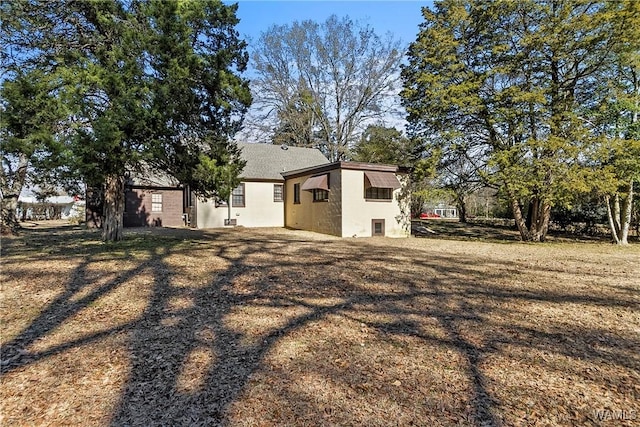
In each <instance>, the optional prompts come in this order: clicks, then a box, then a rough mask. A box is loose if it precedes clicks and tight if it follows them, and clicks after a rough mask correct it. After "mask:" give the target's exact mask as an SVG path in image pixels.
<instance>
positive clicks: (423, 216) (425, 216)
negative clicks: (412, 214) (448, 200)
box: [420, 212, 440, 219]
mask: <svg viewBox="0 0 640 427" xmlns="http://www.w3.org/2000/svg"><path fill="white" fill-rule="evenodd" d="M429 218H440V215H438V214H435V213H432V212H422V213H421V214H420V219H429Z"/></svg>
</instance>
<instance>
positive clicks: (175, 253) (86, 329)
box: [0, 228, 640, 426]
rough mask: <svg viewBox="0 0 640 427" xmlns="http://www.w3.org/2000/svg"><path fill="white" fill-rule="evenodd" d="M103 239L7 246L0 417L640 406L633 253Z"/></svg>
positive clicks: (503, 411) (201, 421)
mask: <svg viewBox="0 0 640 427" xmlns="http://www.w3.org/2000/svg"><path fill="white" fill-rule="evenodd" d="M96 239H97V235H95V234H94V233H92V232H88V231H82V230H79V229H77V228H70V229H69V230H68V231H67V230H65V229H58V230H57V231H56V233H55V234H50V233H48V231H47V229H46V228H44V229H38V228H35V229H34V230H30V231H28V232H25V233H24V234H22V235H19V236H10V237H7V238H6V239H3V257H2V264H3V269H2V280H3V289H2V300H1V301H0V304H1V308H2V310H1V311H0V322H2V327H3V331H2V338H1V339H2V365H1V368H2V370H3V376H2V380H1V381H2V382H1V386H2V387H1V391H0V398H1V399H2V402H3V409H2V419H1V420H0V421H1V422H2V424H3V425H5V424H6V425H80V424H82V425H107V424H123V425H149V424H159V425H162V424H164V425H169V424H173V425H186V424H190V425H218V424H223V423H224V424H227V425H238V426H242V425H388V424H389V423H392V424H397V425H496V424H503V425H589V424H597V423H598V420H597V418H595V417H594V415H593V414H594V413H595V412H594V411H598V410H609V411H612V412H611V413H617V412H614V411H627V412H624V413H625V414H631V413H640V405H639V404H638V402H639V401H640V386H639V385H638V384H640V356H639V355H638V352H637V349H638V348H640V336H639V334H638V331H640V315H639V314H638V313H640V310H639V309H640V282H639V279H638V277H640V266H639V265H638V264H637V263H634V262H631V260H632V259H638V255H640V250H639V249H638V247H637V246H631V247H630V248H624V249H622V250H621V248H614V247H612V246H610V245H600V244H579V245H578V244H564V243H563V244H553V245H523V244H519V243H510V244H506V245H505V244H493V243H486V242H471V241H467V242H459V241H444V240H435V239H414V238H410V239H399V240H393V239H357V240H353V239H336V238H332V237H325V236H322V235H318V234H314V233H308V232H298V231H291V230H283V229H258V230H248V229H238V230H215V231H210V232H200V231H194V230H187V229H173V230H172V229H156V230H148V229H147V230H144V233H139V232H137V231H134V232H132V233H131V234H129V235H128V237H127V239H126V240H125V241H124V242H122V244H121V245H119V246H118V245H116V246H114V245H110V246H109V245H101V244H100V243H99V242H97V241H96ZM616 266H623V268H617V267H616ZM634 411H635V412H634ZM632 423H633V420H620V424H617V425H632Z"/></svg>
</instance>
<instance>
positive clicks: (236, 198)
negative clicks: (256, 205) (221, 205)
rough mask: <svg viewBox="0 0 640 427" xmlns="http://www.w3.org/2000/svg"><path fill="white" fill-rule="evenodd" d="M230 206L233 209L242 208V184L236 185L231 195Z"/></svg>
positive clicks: (243, 200)
mask: <svg viewBox="0 0 640 427" xmlns="http://www.w3.org/2000/svg"><path fill="white" fill-rule="evenodd" d="M231 206H233V207H235V208H244V206H245V199H244V183H242V184H240V185H238V186H237V187H236V188H234V189H233V192H232V193H231Z"/></svg>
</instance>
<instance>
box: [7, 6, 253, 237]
mask: <svg viewBox="0 0 640 427" xmlns="http://www.w3.org/2000/svg"><path fill="white" fill-rule="evenodd" d="M236 10H237V5H231V6H227V5H224V4H223V3H222V2H220V1H218V0H202V1H197V2H183V1H177V0H174V1H155V0H148V1H135V2H127V1H123V0H108V1H100V2H75V1H70V0H69V1H60V2H49V1H27V0H22V1H16V2H6V3H3V5H2V12H3V16H10V17H11V18H10V19H8V20H7V22H6V23H5V25H4V26H3V33H2V41H3V43H4V45H5V46H7V52H9V53H10V54H8V55H5V58H4V59H6V60H7V61H8V64H9V69H10V70H13V72H14V73H15V70H20V69H37V70H41V72H42V77H43V78H46V79H49V80H52V81H55V82H56V83H57V84H58V88H57V90H56V92H55V96H56V97H57V99H59V100H64V102H65V105H67V106H68V108H69V109H70V110H71V111H70V114H68V116H67V117H66V118H65V129H64V130H63V131H60V132H59V135H61V136H62V137H63V138H64V142H65V144H66V148H67V151H66V152H67V153H70V154H71V155H69V156H66V157H65V158H64V161H65V162H66V163H67V164H68V165H69V167H70V168H71V169H75V170H77V171H79V172H80V173H81V175H82V176H83V178H84V180H85V182H87V184H89V185H93V186H98V187H99V186H101V185H102V184H103V183H105V182H113V183H116V185H115V186H114V187H113V189H111V190H109V191H118V190H117V187H118V186H121V185H123V180H122V179H121V178H122V177H123V176H124V174H125V171H132V170H133V171H140V170H141V169H142V168H143V167H147V166H151V167H152V168H155V169H157V170H161V171H165V172H167V173H169V174H170V175H172V176H174V177H175V178H177V179H178V180H179V181H180V182H182V183H184V184H187V185H189V187H190V188H191V189H192V190H193V191H195V192H196V193H197V194H201V195H210V194H214V193H219V192H220V191H222V192H224V191H226V190H220V189H217V188H215V186H216V185H218V184H220V183H221V182H222V181H221V180H220V179H218V178H214V179H210V178H209V177H207V176H205V174H204V172H203V171H207V172H210V173H212V174H214V175H215V176H216V177H220V176H223V175H229V174H233V173H235V174H236V175H237V173H239V171H240V170H241V165H240V163H238V162H237V160H238V157H237V156H236V155H234V148H235V147H234V145H233V144H230V143H229V142H228V141H229V139H230V137H232V136H233V135H234V133H235V132H236V131H237V130H238V129H239V126H240V123H241V120H242V117H243V115H244V113H245V112H246V109H247V107H248V105H249V104H250V102H251V94H250V92H249V85H248V82H247V81H246V80H244V79H242V78H241V77H239V75H238V74H239V73H240V72H242V71H244V69H245V67H246V63H247V60H248V56H247V53H246V51H245V48H246V44H245V43H244V42H243V41H242V40H240V39H239V38H238V33H237V31H236V30H235V29H234V26H235V25H236V24H237V23H238V19H237V18H236V16H235V12H236ZM227 160H232V161H235V162H236V163H235V164H234V165H233V166H227V165H226V164H225V161H227ZM218 169H220V170H218ZM194 172H197V173H194ZM114 177H118V179H115V180H114ZM234 179H235V178H234ZM228 181H233V179H227V180H226V181H225V182H228ZM109 188H111V186H109ZM120 198H121V196H117V195H115V194H112V195H111V197H106V198H105V200H106V202H107V203H106V205H105V215H106V216H107V221H106V223H114V224H115V229H118V228H121V219H119V217H121V216H122V208H123V205H122V203H120ZM109 218H111V219H109ZM118 221H119V222H120V224H118ZM106 238H110V237H109V236H106Z"/></svg>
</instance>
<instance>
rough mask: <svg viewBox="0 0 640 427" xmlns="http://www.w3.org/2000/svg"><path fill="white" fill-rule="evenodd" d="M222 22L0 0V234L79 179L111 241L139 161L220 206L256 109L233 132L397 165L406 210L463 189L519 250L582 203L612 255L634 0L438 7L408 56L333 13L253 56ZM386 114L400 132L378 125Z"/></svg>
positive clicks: (636, 93)
mask: <svg viewBox="0 0 640 427" xmlns="http://www.w3.org/2000/svg"><path fill="white" fill-rule="evenodd" d="M236 11H237V5H225V4H222V3H221V2H219V1H213V0H210V1H199V2H177V1H153V0H148V1H144V0H138V1H127V2H124V1H119V0H108V1H102V2H82V1H81V2H77V1H71V0H67V1H58V2H43V1H37V0H21V1H15V2H5V3H3V4H2V14H3V17H5V19H4V20H3V25H2V34H1V38H2V40H0V41H1V42H2V43H3V46H4V47H3V53H2V55H3V57H2V60H3V64H7V67H6V70H5V71H6V72H5V76H6V79H5V80H4V82H3V86H2V105H3V110H4V111H3V114H2V118H1V120H2V137H3V144H2V162H3V173H2V177H1V178H2V182H1V186H2V198H3V222H4V223H6V222H7V221H6V220H7V219H9V220H10V218H9V217H10V211H11V209H12V203H14V202H13V201H14V200H15V201H17V195H18V194H19V188H20V187H21V185H23V184H24V183H25V182H27V181H30V182H31V183H36V184H37V183H38V182H39V181H46V180H52V179H53V180H57V181H65V180H66V181H68V182H74V180H75V181H77V179H78V177H80V178H81V179H82V180H83V181H84V182H86V183H90V184H92V185H96V186H101V187H102V188H104V189H105V212H104V214H105V225H104V237H105V239H107V240H118V239H120V238H121V229H122V210H123V203H124V202H123V193H124V192H123V189H124V176H125V172H127V171H131V170H134V171H135V170H139V169H141V168H143V167H151V168H153V169H155V170H162V171H165V172H167V173H168V174H170V175H172V176H174V177H175V178H176V179H178V180H179V181H180V182H182V183H185V184H188V185H189V186H190V188H191V189H192V190H194V191H195V192H196V193H197V194H199V195H201V196H205V197H218V198H221V199H225V198H227V197H228V194H229V192H230V191H231V189H232V188H233V187H235V186H236V185H237V183H238V175H239V173H240V172H241V169H242V167H243V164H242V161H241V160H240V156H239V152H238V150H237V147H236V146H235V144H234V142H233V136H234V135H235V134H236V133H237V132H238V130H239V129H240V127H241V125H242V124H243V119H244V117H245V113H246V112H247V109H248V107H249V105H251V104H252V103H253V106H252V111H253V114H252V117H250V118H249V120H246V121H245V123H244V125H245V129H253V130H256V131H259V132H260V133H261V135H262V136H263V138H265V139H266V140H268V141H270V142H272V143H276V144H288V145H296V146H306V147H315V148H318V149H320V150H322V151H323V153H325V155H326V156H327V158H328V159H330V160H332V161H337V160H357V161H368V162H382V163H395V164H402V165H406V166H410V167H411V169H412V171H413V172H412V178H413V179H412V184H411V187H412V188H410V189H409V190H410V192H411V194H412V196H413V199H414V200H415V201H416V202H417V203H416V206H418V205H420V204H421V201H422V200H423V197H425V196H426V194H427V193H428V192H429V191H433V187H434V186H435V187H436V188H437V189H447V190H448V191H449V192H450V193H452V194H453V195H454V197H455V200H456V204H457V205H458V207H459V210H460V211H461V214H462V215H463V217H464V213H465V209H464V208H465V206H466V200H467V198H468V197H469V195H470V194H471V193H473V192H474V191H476V190H477V189H478V188H481V187H491V188H494V189H495V190H496V191H498V192H499V195H500V197H502V198H504V199H506V200H507V201H508V203H509V206H510V209H511V212H512V215H513V217H514V218H515V221H516V225H517V227H518V230H519V231H520V235H521V238H522V239H523V240H526V241H543V240H544V239H545V236H546V234H547V231H548V229H549V223H550V219H551V211H552V209H561V208H562V209H568V208H570V207H571V206H572V205H573V204H575V203H577V201H578V199H579V197H584V195H585V194H594V195H596V196H597V197H598V198H600V199H601V200H602V203H603V206H605V207H606V210H607V213H608V215H607V216H608V220H609V225H610V228H611V231H612V238H613V239H614V240H615V241H616V242H617V243H620V244H625V243H627V241H628V234H629V224H630V222H631V213H632V210H633V200H634V195H635V193H636V186H637V182H638V180H640V123H639V120H638V112H639V110H640V80H639V79H640V3H639V2H635V1H633V0H625V1H583V0H535V1H534V0H525V1H521V2H509V1H463V0H442V1H436V2H435V3H434V6H433V7H432V8H429V7H425V8H423V9H422V15H423V18H424V20H423V22H422V24H421V25H420V27H419V32H418V35H417V38H416V40H414V41H413V42H411V43H410V45H409V47H408V49H406V50H405V49H403V48H402V45H401V44H400V42H399V41H398V40H396V39H394V38H393V36H390V35H389V36H387V37H380V36H379V35H377V34H376V33H375V31H374V30H373V28H371V27H370V26H369V25H364V24H361V23H358V22H354V21H353V20H351V19H349V18H338V17H336V16H332V17H330V18H328V19H327V20H326V21H325V22H322V23H317V22H314V21H303V22H294V23H292V24H289V25H274V26H272V27H270V28H269V29H268V30H267V31H265V32H263V33H262V34H261V36H260V38H259V40H257V42H256V43H255V45H254V46H253V47H252V49H251V55H249V53H248V52H247V50H248V47H247V45H246V43H245V42H244V41H243V40H241V39H240V38H239V35H238V33H237V31H236V30H235V28H234V27H235V25H236V24H237V23H238V19H237V17H236ZM250 60H251V63H252V72H253V75H252V79H251V81H249V80H248V79H246V78H243V77H242V73H243V72H244V71H245V70H246V67H247V64H248V62H249V61H250ZM400 106H401V107H403V108H404V111H406V116H405V118H406V122H407V127H406V134H404V133H403V132H400V131H398V130H396V129H394V128H393V127H391V126H388V125H386V124H385V123H389V119H390V118H391V119H393V118H398V117H399V115H402V114H403V113H402V111H401V110H400V109H399V107H400ZM385 120H387V122H385ZM429 189H431V190H429ZM416 209H419V207H417V208H416ZM14 210H15V209H14Z"/></svg>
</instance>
